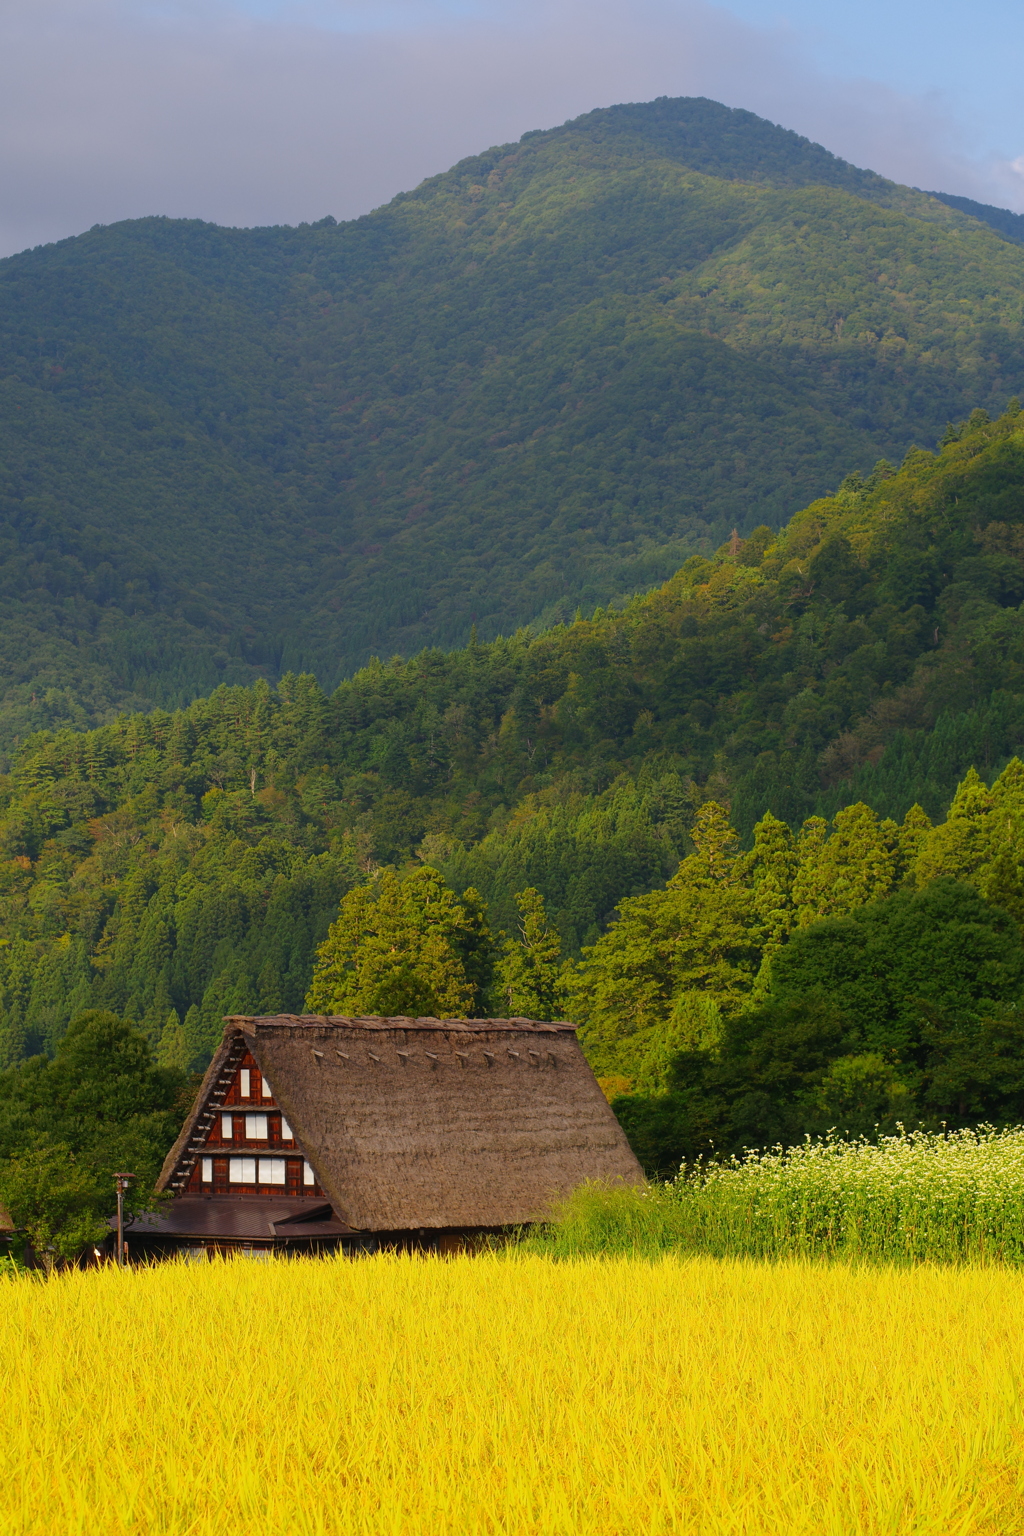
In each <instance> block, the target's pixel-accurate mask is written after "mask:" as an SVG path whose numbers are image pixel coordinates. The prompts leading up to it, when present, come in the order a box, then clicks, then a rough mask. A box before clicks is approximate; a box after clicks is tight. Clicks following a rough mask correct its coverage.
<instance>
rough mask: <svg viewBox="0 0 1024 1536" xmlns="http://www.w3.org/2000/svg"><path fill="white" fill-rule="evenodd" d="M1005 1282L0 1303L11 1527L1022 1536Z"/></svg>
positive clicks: (2, 1457) (871, 1276) (765, 1273)
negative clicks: (1019, 1533) (989, 1535)
mask: <svg viewBox="0 0 1024 1536" xmlns="http://www.w3.org/2000/svg"><path fill="white" fill-rule="evenodd" d="M1022 1323H1024V1274H1021V1273H1020V1272H1018V1271H1013V1270H1008V1269H997V1268H989V1269H981V1268H978V1269H973V1270H971V1269H960V1270H957V1269H942V1268H938V1267H928V1266H922V1267H919V1268H914V1269H905V1270H891V1269H890V1270H887V1269H877V1268H876V1269H870V1268H861V1269H850V1268H846V1267H842V1266H838V1265H836V1266H825V1265H821V1266H813V1265H810V1264H803V1263H799V1262H795V1261H794V1262H787V1263H778V1264H756V1263H753V1262H737V1261H724V1262H723V1261H715V1260H711V1259H703V1258H698V1259H681V1258H671V1257H670V1258H666V1259H661V1260H658V1261H656V1262H653V1263H646V1262H643V1261H641V1260H637V1259H625V1258H623V1259H611V1260H603V1261H602V1260H595V1259H580V1260H576V1261H568V1262H564V1263H554V1262H551V1261H550V1260H547V1259H544V1258H539V1257H529V1256H527V1257H521V1256H515V1255H513V1256H501V1255H493V1256H484V1257H477V1258H469V1257H466V1258H458V1259H451V1260H437V1259H435V1260H424V1259H414V1258H401V1257H398V1258H396V1257H380V1258H371V1259H365V1260H360V1261H346V1260H323V1261H315V1260H311V1261H297V1262H291V1263H285V1262H278V1263H269V1264H255V1263H251V1262H247V1261H245V1260H239V1261H236V1262H232V1263H214V1264H207V1265H193V1266H185V1265H165V1266H162V1267H154V1268H151V1269H148V1270H139V1271H135V1272H131V1271H128V1272H118V1271H114V1270H105V1271H92V1272H84V1273H73V1274H69V1275H65V1276H62V1277H58V1278H56V1279H54V1280H52V1281H50V1282H39V1281H32V1280H26V1279H14V1280H6V1281H2V1282H0V1384H2V1385H0V1393H2V1402H0V1414H2V1424H3V1433H2V1435H0V1529H2V1530H3V1531H4V1532H9V1531H10V1532H32V1533H36V1532H40V1533H42V1532H46V1533H48V1536H50V1533H52V1536H72V1533H78V1532H83V1533H84V1532H89V1533H90V1536H92V1533H95V1532H96V1531H102V1532H104V1533H105V1536H111V1533H113V1536H120V1533H123V1532H132V1533H136V1532H138V1533H142V1532H144V1533H146V1536H150V1533H153V1536H156V1533H175V1536H177V1533H183V1536H184V1533H188V1536H214V1533H216V1536H224V1533H226V1532H243V1533H249V1532H252V1533H257V1532H258V1533H268V1536H270V1533H272V1536H293V1533H294V1536H305V1533H310V1536H313V1533H321V1532H324V1533H326V1532H346V1533H348V1532H358V1533H363V1532H366V1533H369V1532H372V1533H374V1536H377V1533H389V1536H421V1533H422V1536H428V1533H429V1536H445V1533H449V1532H450V1533H458V1536H467V1533H478V1532H479V1533H487V1532H502V1533H504V1532H515V1533H519V1532H538V1533H544V1536H548V1533H551V1536H555V1533H557V1536H591V1533H593V1536H618V1533H623V1536H625V1533H629V1536H660V1533H668V1532H672V1533H682V1532H685V1533H691V1532H692V1533H694V1536H697V1533H699V1536H726V1533H728V1536H733V1533H736V1536H740V1533H742V1536H755V1533H756V1536H762V1533H763V1536H768V1533H771V1536H789V1533H796V1532H800V1533H805V1532H806V1533H807V1536H860V1533H878V1536H883V1533H884V1536H901V1533H904V1532H907V1533H909V1532H914V1533H935V1536H959V1533H967V1532H970V1533H971V1536H981V1533H989V1532H990V1533H992V1536H1008V1533H1013V1532H1017V1531H1022V1532H1024V1475H1022V1474H1024V1402H1022V1398H1021V1381H1022V1367H1024V1326H1022Z"/></svg>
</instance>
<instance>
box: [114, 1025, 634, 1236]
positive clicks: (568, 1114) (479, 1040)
mask: <svg viewBox="0 0 1024 1536" xmlns="http://www.w3.org/2000/svg"><path fill="white" fill-rule="evenodd" d="M587 1180H602V1181H609V1182H620V1183H628V1184H640V1183H642V1181H643V1174H642V1172H641V1169H640V1165H639V1164H638V1162H637V1160H636V1158H635V1157H634V1155H633V1153H632V1151H631V1150H630V1147H629V1144H628V1142H627V1141H626V1138H625V1136H624V1135H623V1133H622V1131H621V1129H620V1127H619V1124H618V1121H617V1120H616V1119H615V1116H614V1115H613V1114H612V1112H611V1109H610V1107H609V1105H608V1103H607V1101H606V1099H605V1097H604V1094H603V1093H602V1092H601V1089H600V1087H599V1086H598V1083H597V1080H596V1078H595V1077H594V1074H593V1072H592V1071H591V1069H590V1067H589V1066H588V1064H587V1061H586V1059H585V1057H584V1055H583V1052H582V1051H581V1049H580V1046H579V1042H578V1041H577V1039H576V1031H575V1027H574V1026H573V1025H572V1024H567V1023H555V1024H545V1023H538V1022H537V1021H535V1020H533V1019H426V1018H344V1017H337V1016H329V1017H325V1016H322V1015H301V1016H300V1015H293V1014H276V1015H272V1016H267V1017H259V1018H254V1017H249V1016H232V1017H231V1018H229V1019H228V1020H227V1021H226V1028H225V1031H224V1038H223V1041H222V1043H221V1046H220V1048H219V1050H218V1051H217V1054H216V1055H215V1056H214V1059H213V1061H212V1062H211V1063H210V1066H209V1069H208V1071H207V1073H206V1076H205V1077H204V1079H203V1083H202V1086H201V1088H200V1090H199V1094H198V1096H197V1098H196V1102H195V1105H194V1107H193V1110H192V1113H191V1114H190V1115H189V1117H188V1120H187V1121H186V1124H185V1126H184V1129H183V1130H182V1132H181V1135H180V1136H179V1137H178V1139H177V1141H176V1142H175V1144H174V1146H173V1147H172V1148H171V1151H170V1152H169V1153H168V1156H167V1160H166V1162H165V1163H164V1166H163V1170H162V1172H161V1175H160V1178H159V1181H158V1183H157V1189H158V1190H160V1191H162V1192H163V1193H164V1194H166V1195H168V1196H170V1198H169V1199H168V1200H166V1201H165V1203H163V1204H162V1205H161V1206H160V1208H159V1210H158V1211H157V1212H156V1213H154V1214H152V1215H147V1216H142V1217H140V1218H138V1219H137V1220H136V1222H135V1223H134V1225H133V1226H132V1227H130V1228H129V1230H128V1232H127V1234H126V1236H127V1238H128V1242H129V1247H130V1249H131V1251H132V1252H133V1254H136V1255H138V1256H143V1255H145V1254H151V1255H154V1256H156V1255H158V1254H166V1253H173V1252H175V1251H178V1252H181V1251H184V1252H186V1253H191V1254H193V1255H194V1256H196V1257H200V1256H202V1255H203V1253H204V1252H205V1251H209V1250H213V1251H223V1250H226V1249H239V1248H242V1249H248V1250H256V1249H263V1250H274V1249H278V1250H288V1249H295V1250H299V1251H302V1250H307V1251H308V1250H314V1251H315V1250H324V1249H330V1248H342V1249H349V1248H351V1249H361V1248H371V1249H372V1248H379V1247H387V1246H401V1247H423V1248H434V1249H440V1250H442V1251H443V1250H445V1249H452V1248H457V1247H460V1246H462V1245H463V1244H464V1243H465V1242H466V1241H467V1240H471V1239H472V1238H473V1237H475V1236H480V1235H483V1234H486V1233H498V1232H501V1231H503V1230H506V1229H508V1228H512V1227H517V1226H520V1225H522V1224H524V1223H528V1222H531V1221H536V1220H537V1219H538V1218H542V1217H543V1216H544V1214H545V1212H546V1211H547V1210H548V1209H549V1207H550V1203H551V1201H552V1200H554V1199H558V1198H559V1197H560V1196H564V1195H566V1194H568V1193H569V1191H570V1190H572V1189H574V1188H575V1187H576V1186H577V1185H579V1184H582V1183H584V1182H585V1181H587Z"/></svg>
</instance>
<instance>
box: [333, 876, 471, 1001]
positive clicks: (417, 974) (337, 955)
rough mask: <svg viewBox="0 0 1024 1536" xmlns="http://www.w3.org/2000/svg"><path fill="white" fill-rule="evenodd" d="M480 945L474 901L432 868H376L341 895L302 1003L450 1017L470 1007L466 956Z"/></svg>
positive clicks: (469, 981) (469, 982)
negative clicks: (467, 899)
mask: <svg viewBox="0 0 1024 1536" xmlns="http://www.w3.org/2000/svg"><path fill="white" fill-rule="evenodd" d="M482 944H483V930H482V917H481V912H480V908H479V905H478V903H477V902H476V901H471V902H470V904H468V905H466V904H464V903H463V902H461V901H460V900H459V899H458V897H457V896H456V895H455V893H454V892H453V891H452V890H451V889H450V888H449V887H448V886H447V885H445V883H444V881H443V880H442V878H441V876H440V874H439V873H438V872H437V870H436V869H433V868H431V867H430V866H429V865H426V864H424V865H421V866H420V868H419V869H414V870H412V871H411V872H410V873H409V874H407V875H404V876H402V875H399V874H397V873H396V872H395V871H394V870H391V869H383V870H380V871H378V873H377V875H376V876H375V878H374V880H373V882H372V884H367V885H361V886H357V887H356V888H355V890H352V891H350V892H349V893H348V895H347V896H345V897H344V898H343V899H342V903H341V907H340V910H339V912H338V916H337V918H336V919H335V921H334V922H333V923H332V924H331V927H330V929H329V931H328V934H327V938H326V939H325V940H324V942H323V944H321V945H320V947H319V949H318V950H317V960H316V967H315V969H314V972H313V981H312V985H311V986H310V989H309V994H308V996H307V998H306V1007H307V1009H309V1010H310V1011H311V1012H313V1013H343V1014H385V1015H387V1014H411V1015H413V1016H417V1015H423V1016H433V1017H437V1018H455V1017H459V1016H462V1015H465V1014H467V1013H469V1012H471V1010H472V1008H473V1006H474V1004H475V1003H476V1002H477V1001H478V985H477V983H475V982H474V980H472V979H471V977H470V974H469V972H468V970H467V957H468V956H469V955H472V956H473V957H474V958H477V957H478V956H479V950H480V948H481V947H482Z"/></svg>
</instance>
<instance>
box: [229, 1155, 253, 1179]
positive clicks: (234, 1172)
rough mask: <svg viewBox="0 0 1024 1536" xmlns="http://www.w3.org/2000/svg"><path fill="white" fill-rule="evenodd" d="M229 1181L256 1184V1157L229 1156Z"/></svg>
mask: <svg viewBox="0 0 1024 1536" xmlns="http://www.w3.org/2000/svg"><path fill="white" fill-rule="evenodd" d="M228 1183H229V1184H255V1183H256V1159H255V1158H254V1157H229V1158H228Z"/></svg>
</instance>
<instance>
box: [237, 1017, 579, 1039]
mask: <svg viewBox="0 0 1024 1536" xmlns="http://www.w3.org/2000/svg"><path fill="white" fill-rule="evenodd" d="M225 1023H227V1024H240V1025H241V1026H242V1028H243V1029H249V1028H253V1029H258V1028H259V1027H260V1026H262V1025H264V1024H272V1025H275V1026H276V1025H280V1024H288V1025H291V1026H292V1027H293V1028H295V1029H319V1028H321V1027H322V1026H323V1025H325V1024H328V1025H330V1026H331V1027H332V1028H338V1029H370V1030H373V1029H383V1030H389V1029H417V1030H431V1029H439V1030H444V1031H452V1030H455V1031H459V1030H463V1031H465V1032H466V1033H468V1034H481V1033H486V1034H516V1033H519V1034H522V1033H524V1032H525V1033H527V1034H529V1033H533V1034H538V1035H550V1034H558V1033H560V1032H566V1031H568V1032H570V1033H572V1034H575V1032H576V1026H575V1024H570V1023H569V1022H568V1020H566V1019H559V1020H557V1021H556V1022H555V1023H552V1024H546V1023H541V1022H540V1021H539V1020H537V1019H520V1018H511V1019H434V1018H430V1017H419V1018H415V1017H413V1015H412V1014H405V1013H398V1014H389V1015H384V1014H379V1013H368V1014H352V1015H349V1014H344V1013H265V1014H259V1013H257V1014H251V1013H229V1014H227V1015H226V1016H225Z"/></svg>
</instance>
